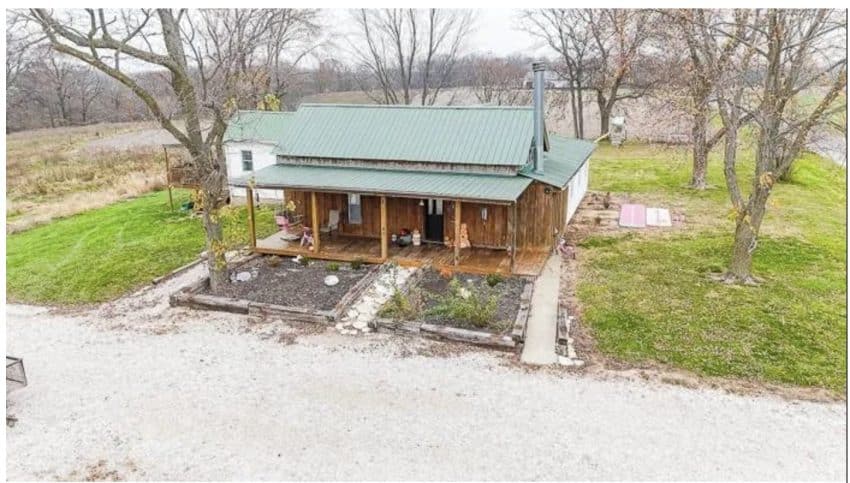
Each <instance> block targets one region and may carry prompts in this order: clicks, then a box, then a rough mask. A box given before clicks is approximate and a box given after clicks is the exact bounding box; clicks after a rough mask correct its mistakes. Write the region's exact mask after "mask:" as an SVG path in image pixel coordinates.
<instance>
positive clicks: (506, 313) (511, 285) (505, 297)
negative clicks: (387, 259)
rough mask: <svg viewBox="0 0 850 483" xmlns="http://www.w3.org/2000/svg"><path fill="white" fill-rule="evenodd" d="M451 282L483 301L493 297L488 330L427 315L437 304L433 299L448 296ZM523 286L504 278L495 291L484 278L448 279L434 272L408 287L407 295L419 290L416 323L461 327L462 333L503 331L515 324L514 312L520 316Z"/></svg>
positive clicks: (462, 276)
mask: <svg viewBox="0 0 850 483" xmlns="http://www.w3.org/2000/svg"><path fill="white" fill-rule="evenodd" d="M452 278H456V279H457V280H458V281H460V282H461V284H462V285H463V286H465V287H469V288H470V290H476V291H478V292H479V293H483V294H484V295H485V297H490V296H495V297H496V300H497V305H496V316H495V320H494V321H493V323H492V324H490V327H475V326H473V325H471V324H468V323H465V322H462V321H456V320H451V319H446V318H444V317H442V316H438V315H434V314H429V313H428V310H429V309H432V308H433V307H435V306H436V305H437V303H438V301H437V299H436V298H437V297H438V296H440V295H444V294H447V293H448V292H449V283H450V282H451V280H452ZM526 283H527V280H526V279H524V278H522V277H508V276H505V277H503V279H502V282H500V283H498V284H496V286H494V287H490V286H489V285H488V284H487V281H486V279H485V277H484V276H481V275H469V274H463V273H458V274H455V275H454V276H453V277H449V278H447V277H444V276H442V275H440V273H439V272H437V271H434V270H427V271H426V272H425V273H423V275H422V277H421V278H420V279H419V280H418V282H417V283H416V286H414V287H411V289H410V291H411V292H413V291H415V290H417V289H418V290H420V291H421V292H422V295H423V311H422V314H421V315H420V316H419V320H420V321H422V322H427V323H432V324H439V325H446V326H453V327H462V328H465V329H482V328H483V329H491V330H496V329H498V330H499V331H504V330H509V329H510V327H511V325H512V324H513V323H514V319H515V318H516V315H517V312H519V306H520V295H521V294H522V290H523V288H524V287H525V284H526Z"/></svg>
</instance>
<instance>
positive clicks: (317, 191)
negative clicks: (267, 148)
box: [238, 164, 551, 275]
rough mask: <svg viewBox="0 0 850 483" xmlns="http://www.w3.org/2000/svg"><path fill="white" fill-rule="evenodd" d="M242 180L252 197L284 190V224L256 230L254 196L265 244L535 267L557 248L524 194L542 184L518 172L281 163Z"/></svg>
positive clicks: (272, 248) (348, 254) (483, 269)
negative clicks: (547, 240)
mask: <svg viewBox="0 0 850 483" xmlns="http://www.w3.org/2000/svg"><path fill="white" fill-rule="evenodd" d="M238 183H241V184H239V185H241V186H244V187H245V188H246V194H247V195H248V199H253V197H252V196H253V191H254V190H256V189H282V190H283V191H284V200H283V205H282V206H281V209H284V208H285V209H284V210H283V211H282V213H280V216H281V217H282V218H278V217H277V216H276V219H277V222H278V224H281V226H284V224H285V225H286V226H284V229H283V230H282V231H281V232H279V233H275V234H273V235H271V236H269V237H266V238H264V239H260V240H258V239H257V237H256V232H257V230H256V226H255V217H254V213H253V211H254V208H253V206H250V209H249V211H248V214H249V229H250V231H251V234H250V240H251V246H252V248H253V250H254V251H256V252H258V253H265V254H276V255H289V256H296V255H305V256H309V257H312V258H318V259H329V260H340V261H353V260H357V259H361V260H363V261H365V262H369V263H382V262H386V261H389V260H392V261H396V262H398V263H399V264H405V265H426V264H428V265H432V266H434V267H437V268H440V269H446V270H450V271H459V272H471V273H505V274H522V275H537V274H538V273H539V272H540V270H541V269H542V267H543V263H544V261H545V258H546V255H547V253H548V251H549V249H550V248H551V244H548V245H547V244H543V243H537V240H536V238H535V236H536V234H537V233H538V232H543V231H546V230H547V229H548V228H547V225H546V217H545V216H542V214H543V211H541V210H542V207H538V206H536V205H535V204H534V203H528V202H527V201H529V200H532V199H533V198H529V197H528V196H525V195H526V194H527V193H528V192H534V193H536V192H537V191H539V190H529V189H527V188H529V186H530V185H531V183H532V182H531V180H530V179H528V178H523V177H519V176H501V175H488V174H470V173H462V174H459V173H452V172H445V171H443V172H418V171H387V170H375V169H359V168H341V167H320V166H300V165H286V164H276V165H274V166H269V167H267V168H264V169H262V170H260V171H257V172H256V173H254V176H253V178H251V179H245V180H242V181H241V182H238ZM520 200H525V201H526V202H525V203H522V204H521V203H519V201H520ZM520 217H524V218H522V219H524V220H525V221H524V222H520V220H521V218H520ZM290 222H291V223H290ZM290 224H291V225H293V226H290ZM264 231H265V230H264ZM304 233H306V234H307V235H308V236H307V237H306V239H307V240H309V241H308V243H306V244H305V243H302V241H301V235H302V234H304ZM396 240H398V243H395V241H396Z"/></svg>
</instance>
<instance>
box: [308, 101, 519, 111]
mask: <svg viewBox="0 0 850 483" xmlns="http://www.w3.org/2000/svg"><path fill="white" fill-rule="evenodd" d="M302 107H344V108H367V109H456V110H465V109H469V110H471V109H482V110H504V111H521V110H533V109H534V107H533V106H490V105H487V104H472V105H467V106H416V105H406V104H348V103H344V104H336V103H332V102H305V103H302V104H300V105H299V106H298V108H299V109H301V108H302Z"/></svg>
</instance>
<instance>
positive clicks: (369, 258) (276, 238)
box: [255, 233, 549, 277]
mask: <svg viewBox="0 0 850 483" xmlns="http://www.w3.org/2000/svg"><path fill="white" fill-rule="evenodd" d="M320 242H321V243H320V252H319V253H316V252H314V251H313V250H309V249H307V248H303V247H301V246H300V242H299V240H294V241H287V240H284V239H283V238H282V237H281V234H280V233H275V234H274V235H271V236H269V237H266V238H264V239H258V240H257V248H256V250H255V251H256V252H258V253H265V254H274V255H287V256H296V255H304V256H309V257H311V258H319V259H327V260H340V261H352V260H355V259H357V258H360V259H362V260H363V261H365V262H368V263H381V242H380V240H378V239H375V238H363V237H351V236H345V235H337V234H335V235H333V236H327V235H325V236H322V237H321V240H320ZM548 255H549V254H548V252H546V251H537V252H518V253H517V257H516V267H515V269H514V272H515V274H516V275H527V276H535V277H536V276H537V275H539V274H540V271H541V270H542V269H543V265H544V264H545V263H546V258H547V256H548ZM389 259H390V260H392V261H395V262H396V263H398V264H399V265H402V266H422V265H425V264H430V265H431V266H433V267H434V268H436V269H438V270H440V269H445V270H451V271H457V272H461V273H477V274H487V273H504V274H507V273H510V269H511V257H510V255H509V254H508V253H507V252H506V251H505V250H497V249H491V248H464V249H462V250H461V251H460V261H459V264H458V265H454V250H453V249H451V248H449V247H446V246H445V245H441V244H435V243H423V244H422V245H420V246H418V247H414V246H407V247H398V246H393V245H390V247H389Z"/></svg>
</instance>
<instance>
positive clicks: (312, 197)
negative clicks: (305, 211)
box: [310, 191, 321, 253]
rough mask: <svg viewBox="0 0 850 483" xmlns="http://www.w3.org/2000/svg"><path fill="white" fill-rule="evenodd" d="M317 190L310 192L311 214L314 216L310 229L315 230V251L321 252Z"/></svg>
mask: <svg viewBox="0 0 850 483" xmlns="http://www.w3.org/2000/svg"><path fill="white" fill-rule="evenodd" d="M316 198H317V197H316V192H315V191H311V192H310V215H311V218H312V225H313V226H311V227H310V229H312V230H313V251H314V252H316V253H319V249H320V247H321V241H320V240H319V203H318V201H317V200H316Z"/></svg>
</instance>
